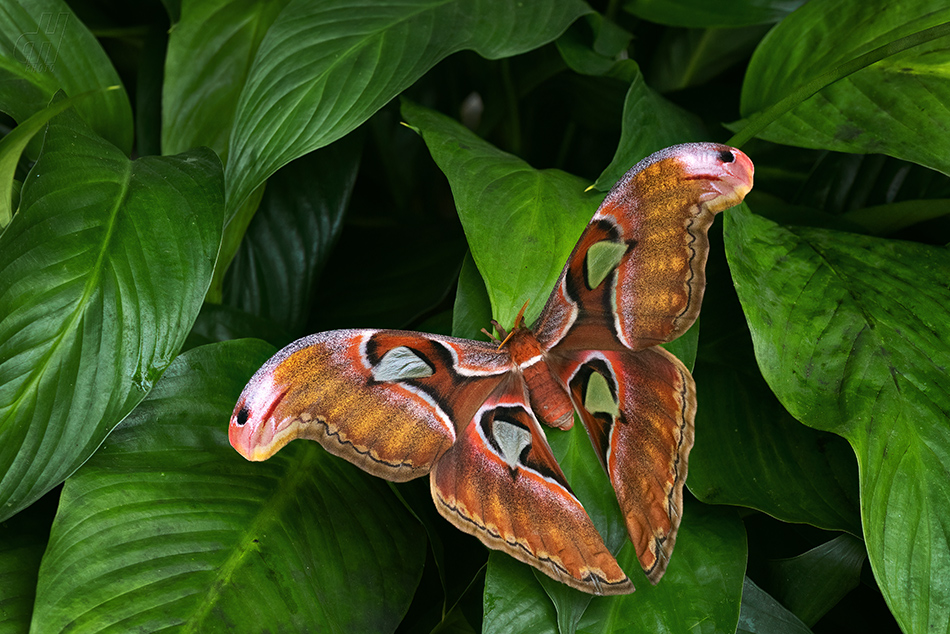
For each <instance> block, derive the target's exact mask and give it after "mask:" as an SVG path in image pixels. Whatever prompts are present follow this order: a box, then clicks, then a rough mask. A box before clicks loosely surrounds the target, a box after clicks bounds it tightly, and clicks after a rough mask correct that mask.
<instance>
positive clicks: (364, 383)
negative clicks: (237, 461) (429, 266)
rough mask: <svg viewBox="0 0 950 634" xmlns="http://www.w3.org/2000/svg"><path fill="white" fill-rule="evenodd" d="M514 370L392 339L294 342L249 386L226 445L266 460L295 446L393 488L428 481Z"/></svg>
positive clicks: (447, 344)
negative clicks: (307, 445)
mask: <svg viewBox="0 0 950 634" xmlns="http://www.w3.org/2000/svg"><path fill="white" fill-rule="evenodd" d="M509 369H510V362H509V360H508V357H507V354H506V353H505V352H503V351H502V352H499V351H497V350H496V349H495V347H494V346H491V345H490V344H487V343H484V344H483V343H479V342H476V341H470V340H467V339H456V338H452V337H441V336H437V335H427V334H422V333H415V332H405V331H398V330H336V331H331V332H323V333H318V334H316V335H311V336H309V337H305V338H303V339H300V340H298V341H296V342H294V343H292V344H290V345H289V346H287V347H286V348H284V349H283V350H281V351H280V352H278V353H277V354H276V355H274V357H272V358H271V359H270V360H269V361H268V362H267V363H266V364H265V365H264V366H262V367H261V368H260V369H259V370H258V371H257V373H256V374H255V375H254V376H253V377H252V378H251V380H250V382H249V383H248V384H247V387H245V388H244V392H243V393H242V394H241V397H240V399H239V400H238V402H237V405H236V406H235V408H234V413H233V415H232V416H231V424H230V429H229V436H230V440H231V444H232V445H233V446H234V448H235V449H237V450H238V451H239V452H240V453H241V454H242V455H243V456H244V457H245V458H247V459H248V460H266V459H267V458H269V457H270V456H272V455H273V454H274V453H276V452H277V451H278V450H279V449H280V448H281V447H283V446H284V445H286V444H287V443H288V442H290V441H291V440H294V439H295V438H307V439H310V440H316V441H317V442H319V443H320V444H321V445H323V446H324V447H325V448H326V449H327V451H329V452H330V453H333V454H335V455H337V456H340V457H341V458H345V459H346V460H349V461H350V462H352V463H354V464H356V465H357V466H359V467H361V468H362V469H364V470H365V471H368V472H369V473H372V474H373V475H377V476H379V477H382V478H386V479H388V480H393V481H404V480H410V479H412V478H415V477H418V476H420V475H425V474H426V473H428V472H429V470H430V468H431V466H432V464H433V463H434V462H435V461H436V460H438V458H439V457H440V456H441V455H442V454H443V453H445V451H446V450H447V449H448V448H449V447H451V446H452V443H454V442H455V440H456V437H457V435H458V433H459V430H460V427H461V426H462V425H460V423H459V422H460V421H464V422H467V421H469V420H471V419H472V417H473V416H474V414H475V412H476V411H477V410H478V408H479V407H480V406H481V404H482V403H483V402H484V400H485V399H486V398H487V397H488V395H489V394H490V393H491V392H492V390H493V389H494V388H495V387H496V386H497V385H498V384H499V383H500V382H501V381H502V379H503V377H504V376H505V375H506V373H507V372H508V371H509Z"/></svg>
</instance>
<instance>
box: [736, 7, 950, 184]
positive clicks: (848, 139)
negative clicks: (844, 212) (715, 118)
mask: <svg viewBox="0 0 950 634" xmlns="http://www.w3.org/2000/svg"><path fill="white" fill-rule="evenodd" d="M882 9H883V6H882V5H880V4H877V3H873V2H865V1H864V0H846V1H843V2H811V3H808V4H806V5H805V6H804V7H802V8H801V9H800V10H798V11H796V12H795V13H794V14H792V15H791V16H789V17H788V19H786V20H784V21H782V23H781V24H779V25H778V26H777V27H776V28H775V29H774V30H772V31H771V32H770V33H769V34H768V36H767V37H766V38H765V39H764V40H763V41H762V43H761V45H760V46H759V47H758V49H757V50H756V52H755V54H754V55H753V56H752V61H751V62H750V64H749V69H748V72H747V75H746V80H745V82H744V84H743V87H742V114H743V115H744V116H746V117H748V116H750V115H752V114H753V113H755V112H756V111H760V110H763V109H764V108H766V107H767V106H769V105H771V104H774V103H775V102H777V101H779V100H780V99H782V98H783V97H785V96H786V95H788V94H790V93H791V92H792V91H794V90H795V89H796V88H798V87H800V86H802V85H804V84H805V83H807V82H808V81H810V80H812V79H815V78H816V77H818V76H820V75H821V74H822V73H826V72H829V71H832V70H834V69H835V68H836V67H838V66H840V65H841V64H843V63H845V62H848V61H850V60H852V59H854V58H856V57H858V56H859V55H862V54H864V53H867V52H869V51H871V50H872V49H875V48H877V47H879V46H882V45H884V44H887V43H889V42H896V41H898V40H900V39H901V38H903V37H908V36H912V35H913V34H914V33H918V32H920V31H923V30H924V29H927V28H930V27H934V26H937V25H941V24H946V23H947V22H950V8H948V7H947V4H946V2H944V1H943V0H913V1H909V2H902V3H900V4H894V5H888V7H887V10H882ZM948 68H950V36H944V37H941V38H938V39H935V40H932V41H927V42H923V43H921V44H920V45H919V46H916V47H914V48H911V49H909V50H906V51H904V52H901V53H899V54H897V55H893V56H890V57H888V58H886V59H884V60H882V61H880V62H878V63H876V64H874V65H872V66H869V67H867V68H865V69H863V70H860V71H858V72H856V73H854V74H853V75H850V76H848V77H844V78H842V79H840V80H839V81H837V82H835V83H834V84H832V85H830V86H828V87H827V88H825V89H824V90H822V91H821V92H820V93H818V94H817V95H815V96H812V97H809V98H808V99H806V100H805V101H804V102H803V103H801V104H800V105H798V106H797V107H795V108H794V109H793V110H792V111H791V112H789V113H788V114H786V115H784V116H782V117H781V118H779V119H778V120H777V121H775V122H774V123H772V124H771V125H770V126H768V127H767V128H766V129H765V131H764V133H762V134H761V135H760V136H761V137H762V138H765V139H768V140H770V141H776V142H779V143H787V144H790V145H798V146H802V147H810V148H822V149H830V150H838V151H842V152H861V153H867V152H875V153H884V154H889V155H890V156H896V157H898V158H902V159H906V160H908V161H914V162H916V163H920V164H921V165H926V166H928V167H931V168H934V169H938V170H940V171H942V172H944V173H945V174H950V159H948V157H947V154H946V152H942V151H940V150H938V149H936V148H939V147H945V146H947V145H948V144H950V107H948V105H947V104H950V70H948ZM924 129H925V130H927V135H928V137H929V140H930V141H931V142H932V144H931V143H921V142H920V134H919V132H918V131H919V130H924Z"/></svg>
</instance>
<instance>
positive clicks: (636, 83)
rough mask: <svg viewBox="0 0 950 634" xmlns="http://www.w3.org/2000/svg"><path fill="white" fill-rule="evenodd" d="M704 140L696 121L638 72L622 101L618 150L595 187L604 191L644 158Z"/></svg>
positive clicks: (696, 118) (699, 124) (698, 123)
mask: <svg viewBox="0 0 950 634" xmlns="http://www.w3.org/2000/svg"><path fill="white" fill-rule="evenodd" d="M645 130H649V133H645V132H644V131H645ZM706 138H707V137H706V133H705V130H704V128H703V124H702V122H701V121H700V120H699V117H697V116H696V115H694V114H691V113H689V112H687V111H685V110H683V109H682V108H680V107H678V106H676V105H674V104H672V103H670V102H669V101H667V100H666V99H664V98H663V97H662V96H660V95H659V94H658V93H657V92H656V91H655V90H653V89H652V88H650V87H649V86H647V85H646V82H644V80H643V75H642V74H640V71H639V70H638V71H637V73H636V75H635V77H634V79H633V81H632V82H631V84H630V88H628V89H627V96H626V98H625V99H624V103H623V131H622V133H621V135H620V142H619V143H618V144H617V150H616V152H614V157H613V159H612V160H611V161H610V165H608V166H607V167H606V168H604V171H603V173H602V174H601V175H600V176H599V177H598V178H597V182H596V183H594V187H595V188H596V189H599V190H602V191H607V190H609V189H610V188H611V187H613V184H614V183H616V182H617V181H618V180H620V177H621V176H623V175H624V174H625V173H626V172H627V170H628V169H630V168H631V167H633V166H634V165H636V164H637V162H638V161H639V160H640V159H642V158H643V157H645V156H648V155H650V154H652V153H654V152H656V151H657V150H662V149H663V148H665V147H669V146H671V145H675V144H677V143H687V142H690V141H702V140H705V139H706Z"/></svg>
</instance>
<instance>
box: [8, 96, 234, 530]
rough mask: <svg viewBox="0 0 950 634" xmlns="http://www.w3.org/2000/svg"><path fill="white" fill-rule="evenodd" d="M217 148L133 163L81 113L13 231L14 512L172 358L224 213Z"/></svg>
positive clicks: (32, 178)
mask: <svg viewBox="0 0 950 634" xmlns="http://www.w3.org/2000/svg"><path fill="white" fill-rule="evenodd" d="M222 190H223V185H222V176H221V164H220V163H219V162H218V159H217V157H215V156H214V155H213V154H212V153H211V152H210V151H208V150H200V151H195V152H191V153H189V154H185V155H180V156H177V157H147V158H143V159H140V160H138V161H129V160H128V159H127V158H126V157H125V156H124V155H123V154H122V152H121V151H119V150H117V149H116V148H115V147H114V146H113V145H112V144H110V143H109V142H108V141H105V140H103V139H102V138H101V137H99V136H97V135H96V134H95V133H93V132H92V131H90V130H89V129H88V127H87V126H86V125H85V124H84V123H82V122H81V121H80V120H79V119H78V117H77V116H76V115H75V114H73V113H72V112H71V111H67V112H64V113H62V114H60V115H59V116H57V117H56V118H55V119H54V120H53V121H52V122H51V123H50V124H49V129H48V132H47V135H46V139H45V142H44V146H43V151H42V153H41V155H40V157H39V159H38V160H37V162H36V164H35V165H34V166H33V169H32V170H31V171H30V173H29V176H28V177H27V181H26V184H25V185H24V186H23V191H22V195H21V201H20V211H19V212H18V213H17V215H16V216H14V218H13V222H12V223H10V225H9V227H7V230H6V231H5V232H4V234H3V235H2V236H0V316H2V321H0V473H3V474H4V475H3V477H2V480H0V502H2V504H3V512H2V513H0V517H9V516H10V515H12V514H14V513H16V512H17V511H19V510H20V509H22V508H25V507H26V506H28V505H29V504H31V503H32V502H33V501H35V500H36V499H38V498H39V497H40V496H41V495H42V494H43V493H44V492H46V491H48V490H49V489H50V488H51V487H53V486H55V485H56V484H58V483H59V482H62V481H63V479H64V478H66V476H68V475H69V474H70V473H72V472H73V471H75V469H76V468H77V467H78V466H79V465H81V464H82V463H83V462H84V461H85V460H86V459H87V458H88V457H89V456H90V455H92V453H93V452H94V451H95V450H96V448H97V447H98V446H99V444H100V443H101V442H102V440H103V438H105V437H106V435H107V434H108V433H109V432H110V431H111V430H112V428H113V427H115V426H116V425H117V424H118V423H119V421H121V420H122V419H123V418H124V417H125V415H126V414H128V413H129V412H130V411H131V410H132V408H133V407H135V405H136V404H138V402H139V401H140V400H141V399H142V398H143V397H144V396H145V395H146V394H147V393H148V391H149V389H151V387H152V384H153V383H154V382H155V381H156V380H157V379H158V377H160V376H161V374H162V372H164V370H165V368H166V367H167V366H168V364H169V363H171V361H172V359H173V358H174V356H175V354H177V352H178V350H179V348H181V345H182V342H183V341H184V339H185V336H186V335H187V333H188V330H189V328H190V327H191V323H192V321H194V318H195V315H197V313H198V309H199V308H200V306H201V300H202V297H203V296H204V294H205V291H206V290H207V287H208V282H209V280H210V276H211V270H212V267H213V265H214V259H215V254H216V252H217V249H218V242H219V240H220V237H221V224H222V219H223V215H224V205H223V195H222Z"/></svg>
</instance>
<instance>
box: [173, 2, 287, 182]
mask: <svg viewBox="0 0 950 634" xmlns="http://www.w3.org/2000/svg"><path fill="white" fill-rule="evenodd" d="M288 2H289V0H271V1H269V2H258V1H257V0H237V1H235V0H212V1H208V0H184V1H183V2H182V6H181V19H180V20H179V21H178V23H177V24H176V25H175V28H174V29H172V30H171V33H170V34H169V38H168V55H167V57H166V59H165V83H164V85H163V88H162V151H163V152H164V153H165V154H174V153H176V152H184V151H185V150H188V149H190V148H193V147H198V146H200V145H205V146H207V147H210V148H211V149H212V150H214V151H215V152H217V153H218V156H220V157H221V161H222V162H224V163H226V162H227V156H228V138H229V136H230V134H231V128H232V126H233V125H234V113H235V111H236V110H237V104H238V99H239V98H240V96H241V90H242V89H243V88H244V84H245V82H246V81H247V76H248V73H249V72H250V68H251V65H252V64H253V63H254V57H255V55H256V53H257V50H258V48H259V47H260V45H261V40H262V39H264V36H265V35H266V34H267V30H268V29H269V28H270V26H271V24H273V23H274V20H276V19H277V15H278V14H279V13H280V11H281V10H282V9H283V8H284V7H285V6H286V5H287V3H288Z"/></svg>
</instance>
